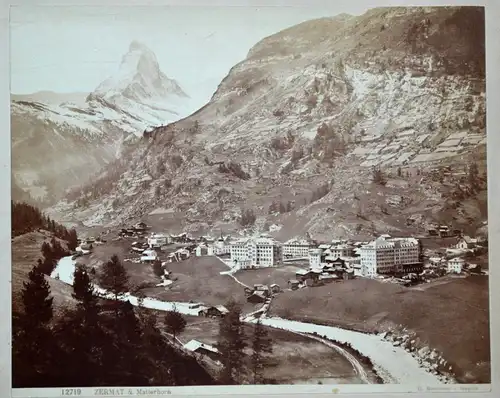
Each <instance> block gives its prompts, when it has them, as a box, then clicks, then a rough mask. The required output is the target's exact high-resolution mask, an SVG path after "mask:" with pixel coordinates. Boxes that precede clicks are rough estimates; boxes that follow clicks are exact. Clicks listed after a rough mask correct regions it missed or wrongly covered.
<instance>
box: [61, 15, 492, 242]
mask: <svg viewBox="0 0 500 398" xmlns="http://www.w3.org/2000/svg"><path fill="white" fill-rule="evenodd" d="M485 143H486V135H485V84H484V14H483V9H482V8H475V7H460V8H458V7H457V8H454V7H446V8H383V9H374V10H371V11H369V12H367V13H366V14H364V15H362V16H359V17H352V16H346V15H341V16H337V17H334V18H324V19H320V20H316V21H309V22H306V23H303V24H300V25H297V26H294V27H291V28H289V29H286V30H284V31H282V32H279V33H277V34H276V35H273V36H271V37H268V38H266V39H264V40H262V41H261V42H259V43H257V44H256V45H255V46H254V47H253V48H252V49H251V50H250V52H249V53H248V56H247V58H246V59H245V60H244V61H242V62H241V63H239V64H238V65H236V66H235V67H233V68H232V69H231V71H230V73H229V74H228V76H227V77H226V78H225V79H224V80H223V81H222V82H221V84H220V85H219V87H218V90H217V91H216V93H215V94H214V96H213V97H212V99H211V101H210V102H209V103H208V104H207V105H206V106H205V107H203V108H202V109H200V110H199V111H198V112H196V113H194V114H193V115H191V116H190V117H188V118H186V119H183V120H180V121H178V122H176V123H173V124H170V125H167V126H164V127H160V128H157V129H155V130H154V131H153V132H152V133H151V134H147V135H145V137H144V139H143V142H142V143H141V144H140V145H139V146H138V148H137V149H136V150H135V151H132V152H131V153H130V154H129V162H130V163H129V165H128V166H127V165H125V164H121V165H116V166H115V167H114V168H113V172H111V173H108V175H103V176H102V178H101V179H100V180H99V181H97V183H94V184H93V186H92V187H91V186H89V187H87V188H85V189H84V190H83V195H82V196H81V197H80V201H79V202H78V203H79V204H83V205H84V206H82V207H80V208H79V209H78V210H77V211H76V212H73V210H71V212H70V213H71V215H72V216H73V217H75V218H79V219H84V220H86V221H87V222H88V223H108V222H111V223H114V224H118V223H121V222H123V221H125V220H127V219H130V218H134V217H141V216H144V215H146V214H148V213H149V212H150V211H152V210H155V209H156V210H157V211H156V213H157V214H158V213H160V212H161V210H160V208H167V209H169V210H170V213H169V214H179V215H180V217H179V218H178V221H179V223H178V224H177V226H178V227H179V228H180V227H181V226H182V223H181V221H182V222H184V223H187V224H188V225H189V226H190V228H193V229H198V228H199V229H211V228H216V229H217V228H225V229H231V228H238V227H239V224H238V223H239V222H240V221H241V220H240V214H241V208H249V209H252V210H253V212H254V213H255V215H256V228H258V229H261V230H262V229H265V230H267V229H269V227H270V228H271V230H274V231H278V230H280V229H281V231H280V233H282V234H284V235H294V234H298V233H304V232H310V233H311V234H313V235H316V236H318V237H321V236H323V235H325V234H326V235H328V236H331V235H332V234H337V235H342V236H344V235H349V236H352V235H355V234H360V235H363V234H364V235H370V234H372V233H375V232H377V231H379V230H384V231H387V230H392V231H399V232H403V231H406V230H408V229H412V230H422V229H423V228H425V226H426V224H427V223H428V222H431V221H435V220H440V219H443V218H447V217H451V218H452V220H450V221H453V222H455V223H457V224H470V220H472V219H474V218H477V219H478V220H480V219H481V218H482V217H483V218H484V217H485V211H486V210H485V181H484V171H485V153H486V152H485ZM472 163H477V164H478V166H479V172H478V175H477V178H478V183H477V184H475V185H474V189H472V190H471V189H469V187H468V185H467V184H468V180H467V176H468V173H469V172H468V168H467V166H468V165H470V164H472ZM447 165H451V166H452V167H451V169H450V170H451V171H449V170H447V169H444V168H443V167H444V166H447ZM374 167H376V168H377V170H380V172H381V174H380V173H379V174H380V175H381V176H382V177H381V178H379V177H377V176H375V174H376V173H378V172H374V170H373V168H374ZM377 175H378V174H377ZM374 179H375V182H373V181H374ZM99 184H100V185H102V186H105V187H106V188H105V189H104V188H103V189H100V188H96V186H99ZM76 196H78V195H76ZM71 199H74V197H72V198H71ZM95 199H97V200H95ZM273 201H274V202H276V203H275V205H276V206H272V205H273ZM278 202H280V203H284V207H282V208H281V213H280V211H279V210H280V206H279V205H278V204H277V203H278ZM465 203H467V205H465ZM74 206H75V204H74V203H70V204H64V203H61V204H60V205H59V206H58V207H57V209H55V211H58V212H67V211H68V210H69V209H73V207H74ZM270 206H271V209H269V207H270ZM274 210H276V212H275V211H274ZM286 210H289V211H286ZM451 213H453V215H450V214H451ZM89 215H92V216H91V218H89ZM453 217H454V219H453Z"/></svg>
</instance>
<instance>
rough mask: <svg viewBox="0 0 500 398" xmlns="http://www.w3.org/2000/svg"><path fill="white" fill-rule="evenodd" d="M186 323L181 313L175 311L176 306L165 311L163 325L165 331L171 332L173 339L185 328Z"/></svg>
mask: <svg viewBox="0 0 500 398" xmlns="http://www.w3.org/2000/svg"><path fill="white" fill-rule="evenodd" d="M186 324H187V323H186V320H185V319H184V317H183V316H182V314H181V313H180V312H179V311H177V308H175V307H174V309H173V310H171V311H167V313H166V315H165V326H166V329H167V332H169V333H171V334H172V335H173V336H174V338H173V340H174V341H175V337H176V335H178V334H179V333H182V332H183V331H184V329H185V328H186Z"/></svg>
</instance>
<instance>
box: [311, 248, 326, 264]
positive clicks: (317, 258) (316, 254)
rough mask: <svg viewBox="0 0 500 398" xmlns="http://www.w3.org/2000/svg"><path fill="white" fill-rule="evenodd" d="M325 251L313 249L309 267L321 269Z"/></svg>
mask: <svg viewBox="0 0 500 398" xmlns="http://www.w3.org/2000/svg"><path fill="white" fill-rule="evenodd" d="M322 254H323V250H321V249H311V250H310V251H309V266H310V267H311V268H319V267H320V266H321V255H322Z"/></svg>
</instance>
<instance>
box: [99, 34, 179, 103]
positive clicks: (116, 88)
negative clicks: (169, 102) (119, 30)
mask: <svg viewBox="0 0 500 398" xmlns="http://www.w3.org/2000/svg"><path fill="white" fill-rule="evenodd" d="M94 95H97V96H99V97H103V98H105V99H107V100H109V99H112V98H117V97H125V98H128V99H131V100H134V101H137V102H140V103H142V102H144V101H148V100H158V99H167V98H170V99H173V98H176V97H181V98H182V97H184V98H185V97H187V95H186V93H184V91H183V90H182V88H181V87H180V86H179V84H178V83H177V82H176V81H175V80H173V79H169V78H168V77H167V76H166V75H165V74H164V73H163V72H162V71H161V69H160V65H159V64H158V60H157V58H156V55H155V53H154V52H153V51H152V50H151V49H150V48H149V47H147V46H146V45H145V44H143V43H141V42H139V41H137V40H133V41H132V42H131V43H130V45H129V48H128V52H127V53H126V54H125V55H124V56H123V58H122V61H121V63H120V67H119V69H118V71H117V73H116V74H114V75H113V76H112V77H110V78H108V79H106V80H105V81H103V82H102V83H101V84H100V85H99V86H98V87H97V89H96V90H95V91H94Z"/></svg>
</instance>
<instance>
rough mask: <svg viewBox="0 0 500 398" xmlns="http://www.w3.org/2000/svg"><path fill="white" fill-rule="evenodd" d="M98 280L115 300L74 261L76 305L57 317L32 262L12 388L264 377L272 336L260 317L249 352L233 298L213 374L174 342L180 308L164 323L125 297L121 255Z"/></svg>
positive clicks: (16, 322) (16, 334)
mask: <svg viewBox="0 0 500 398" xmlns="http://www.w3.org/2000/svg"><path fill="white" fill-rule="evenodd" d="M96 279H97V281H98V283H99V286H101V287H102V288H104V289H106V290H107V291H108V292H110V293H111V295H112V297H113V299H112V300H105V299H103V298H101V297H99V296H98V294H97V293H96V291H95V287H94V285H93V283H92V280H93V276H92V275H89V273H88V272H87V270H86V268H85V267H84V266H82V265H77V266H76V269H75V272H74V281H73V292H72V297H73V298H74V299H75V301H76V305H74V306H67V307H64V308H62V316H58V317H55V315H54V303H53V300H54V298H53V296H52V294H51V290H50V285H49V284H48V282H47V280H46V279H45V277H44V272H42V269H41V267H40V263H39V264H37V265H35V266H34V267H33V269H32V270H31V271H30V273H29V275H28V280H27V281H26V282H24V286H23V290H22V303H23V311H21V312H19V313H14V314H13V336H12V341H13V350H12V369H13V387H14V388H35V387H71V386H81V387H86V386H116V385H128V386H183V385H213V384H238V383H241V382H243V379H242V374H244V373H245V370H249V371H250V372H249V373H250V375H251V380H250V381H251V382H253V383H254V384H259V383H262V382H265V381H266V379H265V377H264V369H265V366H266V364H267V361H268V354H270V353H272V341H271V339H270V338H269V335H268V333H267V331H266V330H265V328H264V327H263V326H262V325H261V323H260V322H257V323H256V324H255V326H254V329H253V336H252V341H251V344H250V346H251V349H252V353H251V355H250V356H249V355H247V354H246V353H245V352H244V349H245V348H246V347H247V346H248V343H247V341H246V339H247V337H246V335H245V332H244V328H243V323H242V321H241V308H240V306H239V305H238V304H236V303H235V302H234V301H232V300H231V301H230V302H229V303H227V304H226V306H227V308H228V310H229V313H228V314H227V315H226V316H225V317H223V318H221V319H220V322H219V338H218V342H217V348H218V349H219V352H220V361H221V363H222V369H221V371H220V373H219V374H217V375H210V374H209V373H208V371H207V370H206V369H205V368H204V367H202V366H201V365H200V364H199V363H198V362H197V361H196V359H195V357H194V356H192V355H188V354H186V353H184V352H183V351H182V350H180V349H179V348H178V347H176V337H177V335H179V334H180V333H182V332H183V331H184V329H185V328H186V325H187V322H186V320H185V318H184V316H183V315H182V314H180V313H179V312H178V311H177V310H176V309H175V307H174V309H173V310H171V311H167V312H166V313H165V315H164V317H163V322H162V324H163V326H162V325H161V323H160V320H159V319H158V315H157V313H156V312H154V311H151V310H148V309H146V308H143V307H142V305H141V302H139V309H138V310H137V309H134V307H133V306H132V305H131V303H130V302H129V301H124V300H123V295H124V294H125V293H126V292H128V291H130V284H129V276H128V274H127V271H126V269H125V267H124V266H123V264H122V263H121V261H120V259H119V258H118V256H116V255H114V256H112V257H111V258H110V260H109V261H107V262H106V263H105V264H103V266H102V269H101V270H100V271H99V273H98V275H97V276H96ZM140 301H141V300H140ZM168 334H170V335H171V336H172V339H170V338H169V336H168Z"/></svg>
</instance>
